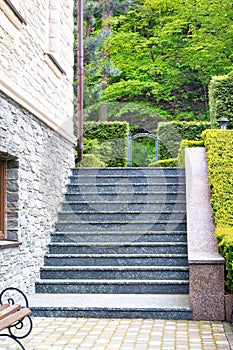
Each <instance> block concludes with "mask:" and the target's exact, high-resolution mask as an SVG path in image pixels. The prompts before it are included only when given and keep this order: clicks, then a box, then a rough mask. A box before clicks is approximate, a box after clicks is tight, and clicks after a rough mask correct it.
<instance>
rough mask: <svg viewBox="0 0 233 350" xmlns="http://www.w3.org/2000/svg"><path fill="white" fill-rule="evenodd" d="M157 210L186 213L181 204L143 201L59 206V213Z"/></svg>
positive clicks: (73, 203) (184, 205) (64, 203)
mask: <svg viewBox="0 0 233 350" xmlns="http://www.w3.org/2000/svg"><path fill="white" fill-rule="evenodd" d="M158 209H161V210H162V211H163V212H172V213H174V212H175V211H177V212H179V211H181V212H186V204H185V201H183V202H178V201H177V202H175V201H174V202H170V203H164V202H157V203H156V202H155V200H154V201H151V200H150V201H148V200H147V199H146V200H143V201H141V202H139V201H133V200H132V201H131V202H130V203H122V202H119V201H114V202H104V203H101V202H99V201H92V202H88V203H83V202H82V203H77V202H63V203H62V205H61V209H60V212H67V211H74V212H78V213H84V212H90V213H92V212H96V211H98V212H115V211H116V212H123V211H127V212H134V211H136V212H138V211H147V212H156V211H158Z"/></svg>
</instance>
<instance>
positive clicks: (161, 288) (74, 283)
mask: <svg viewBox="0 0 233 350" xmlns="http://www.w3.org/2000/svg"><path fill="white" fill-rule="evenodd" d="M36 293H80V294H82V293H85V294H86V293H104V294H105V293H107V294H109V293H110V294H133V293H135V294H144V293H145V294H188V293H189V281H188V280H147V279H146V280H125V279H124V280H120V279H118V280H99V279H98V280H54V279H52V280H43V281H38V282H37V283H36Z"/></svg>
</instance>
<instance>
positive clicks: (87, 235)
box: [51, 231, 187, 243]
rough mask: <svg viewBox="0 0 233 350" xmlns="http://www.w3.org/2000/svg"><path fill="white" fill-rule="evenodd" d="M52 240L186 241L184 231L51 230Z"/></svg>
mask: <svg viewBox="0 0 233 350" xmlns="http://www.w3.org/2000/svg"><path fill="white" fill-rule="evenodd" d="M51 241H52V242H90V241H91V242H116V243H119V242H168V241H170V242H187V233H186V231H170V232H169V231H157V232H156V231H151V232H150V231H148V232H146V233H142V232H139V231H138V233H137V232H133V231H124V232H121V231H119V232H118V231H115V232H114V231H112V232H111V231H106V232H97V231H93V232H79V233H78V234H77V232H69V233H67V232H53V233H52V234H51Z"/></svg>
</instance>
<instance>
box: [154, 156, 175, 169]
mask: <svg viewBox="0 0 233 350" xmlns="http://www.w3.org/2000/svg"><path fill="white" fill-rule="evenodd" d="M149 167H162V168H175V167H177V158H169V159H163V160H159V161H158V162H154V163H150V164H149Z"/></svg>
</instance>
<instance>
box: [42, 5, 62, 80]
mask: <svg viewBox="0 0 233 350" xmlns="http://www.w3.org/2000/svg"><path fill="white" fill-rule="evenodd" d="M48 6H49V7H48V42H47V50H46V52H45V54H44V55H45V62H46V63H47V64H48V66H49V67H50V68H51V69H52V70H53V71H54V73H55V74H56V75H57V77H59V78H61V77H62V76H63V75H66V73H65V71H64V70H63V68H62V67H61V65H60V64H59V63H58V61H59V60H60V36H61V8H60V7H61V6H60V0H49V1H48Z"/></svg>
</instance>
